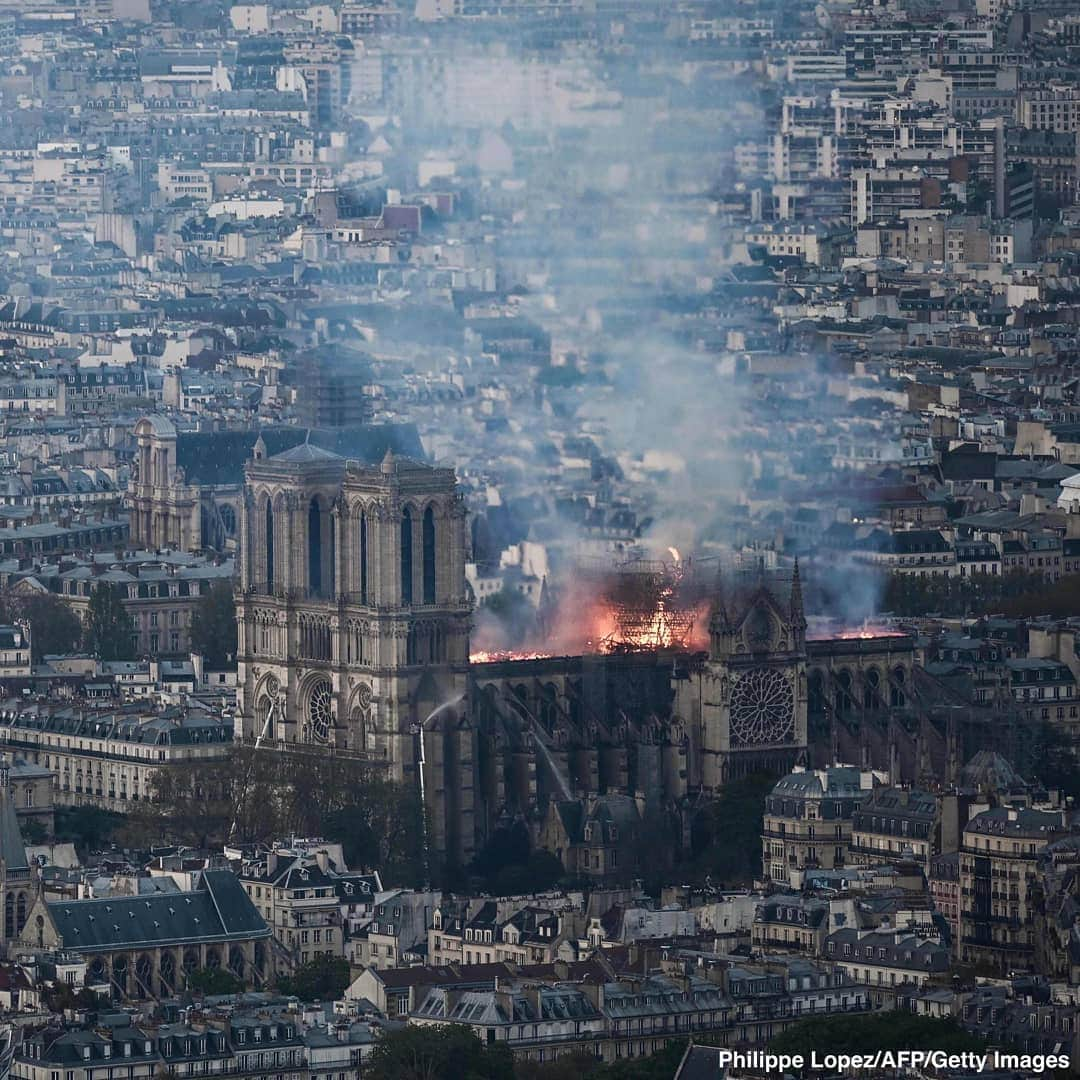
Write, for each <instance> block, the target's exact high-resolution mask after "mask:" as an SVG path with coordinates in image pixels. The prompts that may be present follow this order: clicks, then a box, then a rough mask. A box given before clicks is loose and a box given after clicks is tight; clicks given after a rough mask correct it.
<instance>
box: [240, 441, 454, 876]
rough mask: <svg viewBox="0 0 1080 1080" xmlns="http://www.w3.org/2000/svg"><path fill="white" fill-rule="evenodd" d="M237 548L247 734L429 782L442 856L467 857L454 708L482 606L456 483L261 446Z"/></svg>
mask: <svg viewBox="0 0 1080 1080" xmlns="http://www.w3.org/2000/svg"><path fill="white" fill-rule="evenodd" d="M240 540H241V542H240V571H239V583H238V592H237V620H238V623H239V642H238V662H239V710H238V719H237V732H236V734H237V737H238V738H239V739H242V740H244V741H246V742H250V743H258V744H259V745H261V746H274V747H279V748H281V749H291V750H294V751H295V750H312V751H318V750H323V751H326V752H340V753H348V754H352V755H358V756H364V757H368V758H370V759H371V760H372V761H373V762H376V763H378V764H380V765H381V766H383V767H384V768H385V769H386V770H387V772H388V774H389V776H390V777H392V778H393V779H396V780H409V781H416V782H422V783H423V784H424V788H425V798H426V800H427V803H428V810H429V818H430V821H431V829H432V833H433V835H432V837H431V839H432V843H433V846H435V847H436V848H437V849H439V850H440V851H445V852H448V853H452V854H453V856H454V857H455V858H459V859H467V858H468V857H469V856H471V853H472V847H473V835H474V826H473V821H472V811H473V807H472V798H471V790H470V785H469V783H468V782H467V780H466V781H465V782H464V783H463V781H462V777H466V778H467V777H468V775H469V773H470V771H471V767H472V759H473V755H474V739H473V733H472V731H471V729H470V728H469V726H468V725H466V724H459V723H458V722H457V717H458V715H459V710H454V711H449V706H450V705H451V704H452V703H454V702H456V701H460V700H462V699H463V698H464V694H465V689H466V677H467V671H468V660H469V620H470V614H471V605H470V603H469V600H468V598H467V586H466V581H465V508H464V505H463V503H462V501H461V498H460V496H459V495H458V492H457V490H456V485H455V480H454V474H453V472H452V470H448V469H437V468H433V467H431V466H430V465H427V464H424V463H421V462H418V461H414V460H410V459H406V458H399V457H395V456H394V455H393V453H392V452H389V451H388V452H387V453H386V454H385V455H384V457H383V459H382V460H381V461H379V462H375V463H370V462H364V461H359V460H353V459H348V458H344V457H341V456H339V455H337V454H335V453H333V452H331V451H328V450H324V449H321V448H320V447H317V446H315V445H313V444H310V443H301V444H299V445H297V446H294V447H292V448H290V449H289V450H286V451H284V452H282V453H279V454H276V455H273V456H267V455H266V448H265V445H264V443H263V442H262V440H260V441H258V442H257V443H256V444H255V449H254V458H253V459H252V460H251V461H250V462H249V464H248V466H247V470H246V483H245V488H244V499H243V503H242V506H241V514H240ZM436 729H438V737H436V735H435V731H436ZM421 761H425V762H426V765H427V767H426V768H425V769H424V773H423V775H422V776H418V774H417V766H418V764H419V763H420V762H421ZM436 774H438V775H436Z"/></svg>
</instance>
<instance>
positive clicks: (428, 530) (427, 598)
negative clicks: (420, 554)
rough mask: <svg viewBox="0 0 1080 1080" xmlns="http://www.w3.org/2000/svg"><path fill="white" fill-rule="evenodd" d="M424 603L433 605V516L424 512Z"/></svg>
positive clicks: (432, 513)
mask: <svg viewBox="0 0 1080 1080" xmlns="http://www.w3.org/2000/svg"><path fill="white" fill-rule="evenodd" d="M424 603H425V604H434V603H435V514H434V512H433V511H432V509H431V507H430V506H429V507H428V508H427V509H426V510H425V511H424Z"/></svg>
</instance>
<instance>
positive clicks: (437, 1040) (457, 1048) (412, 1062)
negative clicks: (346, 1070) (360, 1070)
mask: <svg viewBox="0 0 1080 1080" xmlns="http://www.w3.org/2000/svg"><path fill="white" fill-rule="evenodd" d="M365 1076H366V1077H367V1080H513V1078H514V1060H513V1056H512V1054H511V1052H510V1048H509V1047H508V1046H507V1045H506V1043H505V1042H496V1043H492V1044H491V1045H489V1046H484V1044H483V1043H482V1042H481V1041H480V1040H479V1039H478V1038H477V1036H476V1034H475V1033H474V1032H473V1030H472V1028H468V1027H465V1026H464V1025H463V1024H439V1025H434V1026H432V1027H420V1026H418V1025H412V1024H410V1025H408V1026H407V1027H403V1028H399V1029H397V1030H395V1031H387V1032H385V1033H384V1034H383V1035H381V1036H380V1038H379V1041H378V1043H377V1045H376V1046H375V1049H374V1051H372V1054H371V1057H370V1058H369V1059H368V1066H367V1072H366V1073H365Z"/></svg>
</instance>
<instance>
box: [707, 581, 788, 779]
mask: <svg viewBox="0 0 1080 1080" xmlns="http://www.w3.org/2000/svg"><path fill="white" fill-rule="evenodd" d="M806 701H807V699H806V618H805V616H804V613H803V599H802V585H801V582H800V580H799V566H798V563H796V564H795V568H794V571H793V572H792V573H791V574H790V576H783V575H780V574H779V573H777V572H775V571H766V570H764V569H763V568H757V569H755V570H752V571H745V570H740V571H737V572H735V573H733V574H726V575H719V576H718V581H717V589H716V599H715V602H714V605H713V610H712V615H711V618H710V620H709V658H708V660H707V662H706V665H705V673H704V675H703V677H702V684H701V773H700V777H701V783H702V786H703V787H704V788H706V789H708V790H717V789H719V788H720V787H722V786H723V785H724V784H725V783H727V782H728V781H729V780H733V779H736V778H738V777H740V776H746V775H748V774H750V773H753V772H757V771H762V770H767V771H771V772H777V773H781V774H783V773H785V772H787V771H788V770H790V768H791V766H792V765H794V764H795V763H796V761H797V760H798V759H799V758H800V757H801V756H802V755H803V754H805V751H806Z"/></svg>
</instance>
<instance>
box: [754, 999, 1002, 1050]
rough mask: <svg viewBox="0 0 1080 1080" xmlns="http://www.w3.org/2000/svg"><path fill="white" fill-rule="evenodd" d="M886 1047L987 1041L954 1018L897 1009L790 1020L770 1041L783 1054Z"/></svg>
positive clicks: (981, 1045)
mask: <svg viewBox="0 0 1080 1080" xmlns="http://www.w3.org/2000/svg"><path fill="white" fill-rule="evenodd" d="M882 1047H888V1048H889V1049H896V1050H906V1049H918V1050H944V1051H946V1052H948V1053H956V1054H960V1053H965V1052H975V1051H979V1050H984V1049H985V1048H986V1043H985V1042H984V1041H983V1040H982V1039H980V1038H978V1037H976V1036H975V1035H972V1034H971V1033H970V1032H967V1031H965V1030H964V1029H963V1028H962V1027H960V1025H959V1024H958V1023H957V1022H956V1021H955V1020H953V1019H952V1018H949V1019H937V1018H936V1017H932V1016H916V1015H915V1014H914V1013H910V1012H905V1011H904V1010H902V1009H896V1010H893V1011H891V1012H881V1013H868V1014H865V1015H847V1016H821V1017H815V1018H814V1019H811V1020H802V1021H800V1022H799V1023H797V1024H792V1025H791V1027H789V1028H788V1029H787V1030H786V1031H782V1032H781V1033H780V1034H779V1035H777V1036H775V1037H774V1038H773V1039H772V1040H771V1041H770V1042H769V1049H770V1050H774V1051H776V1052H777V1053H782V1054H802V1055H804V1056H805V1057H809V1056H810V1054H811V1053H812V1052H813V1051H815V1050H816V1051H817V1052H818V1053H819V1054H823V1053H835V1054H859V1053H870V1052H872V1051H874V1050H880V1049H881V1048H882Z"/></svg>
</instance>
